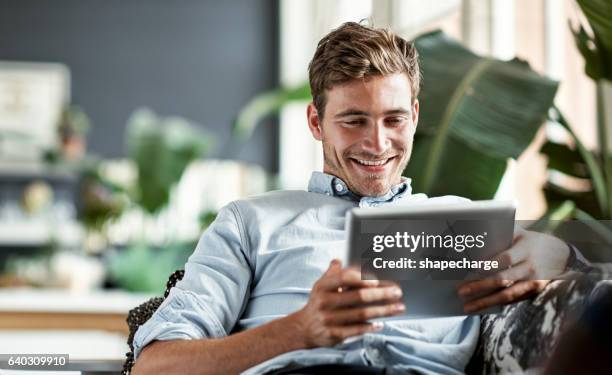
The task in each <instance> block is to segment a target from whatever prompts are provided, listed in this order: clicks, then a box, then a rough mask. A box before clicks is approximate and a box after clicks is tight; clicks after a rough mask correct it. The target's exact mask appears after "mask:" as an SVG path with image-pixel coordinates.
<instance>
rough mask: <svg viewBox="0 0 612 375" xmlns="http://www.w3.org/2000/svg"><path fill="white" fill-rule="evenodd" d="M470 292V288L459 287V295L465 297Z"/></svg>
mask: <svg viewBox="0 0 612 375" xmlns="http://www.w3.org/2000/svg"><path fill="white" fill-rule="evenodd" d="M470 292H471V290H470V288H460V289H459V295H460V296H461V297H465V296H467V295H469V294H470Z"/></svg>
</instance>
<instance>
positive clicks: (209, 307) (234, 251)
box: [134, 203, 252, 358]
mask: <svg viewBox="0 0 612 375" xmlns="http://www.w3.org/2000/svg"><path fill="white" fill-rule="evenodd" d="M245 243H246V241H245V237H244V228H243V227H242V221H240V216H239V212H238V210H237V207H236V205H235V204H234V203H230V204H229V205H228V206H225V207H224V208H222V209H221V210H220V211H219V213H218V215H217V218H216V219H215V221H214V222H213V223H212V224H211V225H210V226H209V227H208V229H207V230H206V231H205V232H204V234H203V235H202V237H201V238H200V241H199V242H198V245H197V246H196V249H195V251H194V252H193V254H192V255H191V256H190V257H189V260H188V261H187V264H186V265H185V275H184V276H183V279H182V280H181V281H179V282H178V283H177V284H176V286H175V287H174V288H172V289H171V291H170V294H169V295H168V297H167V298H166V299H165V300H164V302H163V303H162V304H161V305H160V306H159V308H158V309H157V311H156V312H155V313H154V314H153V316H152V317H151V318H150V319H149V320H148V321H147V322H146V323H145V324H143V325H142V326H140V328H139V329H138V330H137V332H136V334H135V336H134V358H137V357H138V355H139V354H140V352H141V350H142V349H143V348H144V347H145V346H146V345H147V344H149V343H150V342H152V341H155V340H177V339H185V340H194V339H201V338H213V337H223V336H227V335H228V334H229V332H230V331H231V330H232V328H233V326H234V325H235V323H236V321H237V320H238V319H239V317H240V315H241V314H242V312H243V310H244V307H245V306H246V302H247V299H248V292H249V289H250V284H251V279H252V267H251V262H250V260H249V257H248V256H247V255H248V252H247V251H246V247H245V246H244V244H245Z"/></svg>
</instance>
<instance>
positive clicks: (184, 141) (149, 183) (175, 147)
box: [127, 109, 210, 214]
mask: <svg viewBox="0 0 612 375" xmlns="http://www.w3.org/2000/svg"><path fill="white" fill-rule="evenodd" d="M209 145H210V138H209V136H207V135H206V133H204V132H203V131H202V130H200V129H199V128H197V127H196V126H194V125H193V124H191V123H189V122H188V121H187V120H185V119H182V118H179V117H169V118H162V117H158V116H157V115H156V114H155V113H153V112H152V111H150V110H148V109H140V110H138V111H136V112H135V113H134V114H133V115H132V117H131V118H130V120H129V121H128V128H127V149H128V154H129V156H130V158H131V159H132V160H133V161H134V164H135V165H136V168H137V170H138V181H137V184H136V187H135V189H134V191H133V197H134V201H135V202H137V204H139V205H140V206H141V207H142V208H143V209H144V210H146V211H147V212H149V213H150V214H154V213H156V212H158V211H159V210H160V209H161V208H163V207H164V206H165V205H166V204H167V203H168V199H169V197H170V190H171V188H172V187H173V186H174V185H175V184H176V183H177V182H178V181H179V180H180V178H181V176H182V175H183V172H184V171H185V168H187V166H188V165H189V163H190V162H191V161H193V160H194V159H196V158H198V157H201V156H203V155H204V154H205V153H206V151H207V150H208V148H209Z"/></svg>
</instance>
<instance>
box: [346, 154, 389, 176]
mask: <svg viewBox="0 0 612 375" xmlns="http://www.w3.org/2000/svg"><path fill="white" fill-rule="evenodd" d="M395 158H396V156H392V157H390V158H386V159H374V160H372V159H356V158H350V160H351V162H352V163H353V164H354V165H356V166H357V167H358V168H359V169H361V170H363V171H365V172H368V173H376V172H383V171H384V170H385V169H386V167H387V165H389V164H390V162H391V161H393V160H394V159H395Z"/></svg>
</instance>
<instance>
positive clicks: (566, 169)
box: [540, 141, 589, 178]
mask: <svg viewBox="0 0 612 375" xmlns="http://www.w3.org/2000/svg"><path fill="white" fill-rule="evenodd" d="M540 153H542V154H544V155H546V157H547V158H548V169H554V170H556V171H559V172H561V173H564V174H567V175H570V176H573V177H578V178H588V177H589V171H588V169H587V166H586V164H585V163H584V160H583V159H582V157H581V156H580V153H579V152H578V151H576V150H572V149H571V148H569V146H568V145H566V144H560V143H554V142H551V141H548V142H546V143H544V145H542V147H541V148H540Z"/></svg>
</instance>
